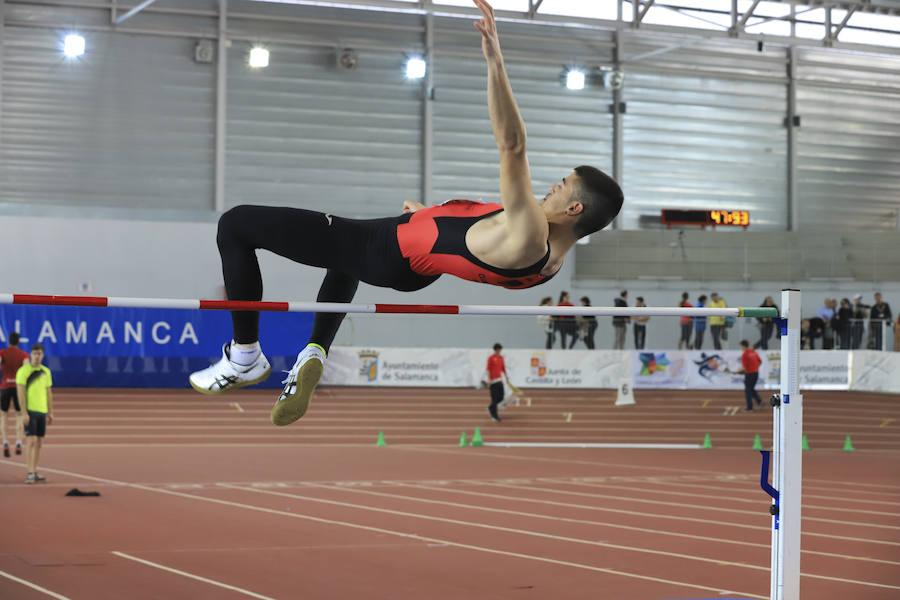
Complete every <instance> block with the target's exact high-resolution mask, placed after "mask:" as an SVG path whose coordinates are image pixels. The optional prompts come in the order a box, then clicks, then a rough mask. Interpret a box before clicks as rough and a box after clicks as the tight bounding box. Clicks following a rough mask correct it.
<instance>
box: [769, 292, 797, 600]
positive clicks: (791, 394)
mask: <svg viewBox="0 0 900 600" xmlns="http://www.w3.org/2000/svg"><path fill="white" fill-rule="evenodd" d="M800 307H801V304H800V292H799V291H797V290H783V291H782V292H781V317H782V319H787V322H786V323H785V322H784V321H782V328H781V394H780V398H779V402H778V405H777V406H776V407H775V408H774V411H773V413H774V414H773V416H772V421H773V423H772V433H773V454H774V456H773V460H772V468H773V472H772V484H773V487H774V488H775V489H776V490H778V499H777V500H776V501H775V503H774V505H773V506H774V508H773V511H772V512H773V515H772V586H771V600H799V599H800V497H801V487H802V477H803V469H802V466H803V450H802V440H803V397H802V396H801V395H800V382H799V373H798V371H799V368H800Z"/></svg>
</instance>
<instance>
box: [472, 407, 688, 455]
mask: <svg viewBox="0 0 900 600" xmlns="http://www.w3.org/2000/svg"><path fill="white" fill-rule="evenodd" d="M570 414H571V413H570ZM582 429H584V428H582ZM547 430H548V428H541V433H542V434H543V433H544V432H546V431H547ZM553 431H560V430H559V429H553ZM569 431H573V429H569ZM589 431H593V429H590V430H589ZM484 445H485V446H499V447H501V448H640V449H645V450H699V449H701V448H702V447H703V446H702V445H701V444H651V443H648V444H634V443H600V442H484Z"/></svg>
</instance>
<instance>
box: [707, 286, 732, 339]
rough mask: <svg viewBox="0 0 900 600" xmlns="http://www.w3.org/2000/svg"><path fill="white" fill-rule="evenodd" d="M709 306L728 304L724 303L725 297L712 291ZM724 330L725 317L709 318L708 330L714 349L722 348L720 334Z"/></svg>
mask: <svg viewBox="0 0 900 600" xmlns="http://www.w3.org/2000/svg"><path fill="white" fill-rule="evenodd" d="M709 307H710V308H727V307H728V305H727V304H725V299H724V298H722V297H720V296H719V294H717V293H716V292H713V293H712V294H710V302H709ZM724 331H725V317H710V318H709V332H710V333H711V334H712V340H713V348H715V349H716V350H721V349H722V334H723V332H724Z"/></svg>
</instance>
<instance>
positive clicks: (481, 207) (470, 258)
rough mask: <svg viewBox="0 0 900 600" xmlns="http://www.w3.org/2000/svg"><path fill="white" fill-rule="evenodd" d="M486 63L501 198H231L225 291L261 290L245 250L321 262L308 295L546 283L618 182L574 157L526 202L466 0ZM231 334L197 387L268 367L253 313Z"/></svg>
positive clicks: (512, 141)
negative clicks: (362, 211)
mask: <svg viewBox="0 0 900 600" xmlns="http://www.w3.org/2000/svg"><path fill="white" fill-rule="evenodd" d="M473 2H474V3H475V5H476V6H477V7H478V9H479V10H480V11H481V15H482V18H481V19H480V20H479V21H476V22H475V28H476V29H478V31H479V32H481V47H482V51H483V52H484V57H485V59H486V61H487V67H488V90H487V92H488V108H489V110H490V115H491V124H492V126H493V130H494V138H495V139H496V141H497V147H498V148H499V150H500V200H501V202H502V204H497V203H489V204H484V203H481V202H471V201H467V200H452V201H450V202H447V203H444V204H441V205H439V206H431V207H425V206H424V205H422V204H419V203H417V202H411V201H404V203H403V214H402V215H401V216H397V217H388V218H382V219H366V220H358V219H345V218H342V217H337V216H333V215H330V214H324V213H320V212H313V211H308V210H303V209H293V208H284V207H278V208H276V207H265V206H237V207H235V208H232V209H231V210H229V211H227V212H225V213H224V214H223V215H222V217H221V218H220V219H219V228H218V236H217V243H218V246H219V253H220V255H221V258H222V271H223V274H224V278H225V290H226V292H227V295H228V299H229V300H261V299H262V276H261V274H260V270H259V263H258V262H257V259H256V250H257V249H259V248H262V249H265V250H269V251H271V252H274V253H275V254H278V255H280V256H283V257H285V258H289V259H291V260H293V261H295V262H299V263H302V264H305V265H310V266H315V267H321V268H324V269H327V271H326V274H325V279H324V281H323V282H322V286H321V287H320V288H319V294H318V297H317V301H319V302H350V301H352V300H353V296H354V294H355V292H356V288H357V286H358V285H359V282H360V281H364V282H365V283H368V284H370V285H374V286H379V287H388V288H393V289H395V290H399V291H415V290H420V289H422V288H424V287H425V286H427V285H429V284H431V283H433V282H434V281H435V280H437V279H438V277H440V276H441V275H442V274H445V273H446V274H450V275H455V276H457V277H460V278H462V279H468V280H471V281H475V282H479V283H488V284H492V285H499V286H503V287H505V288H508V289H524V288H529V287H532V286H535V285H539V284H541V283H544V282H546V281H547V280H548V279H550V278H551V277H553V275H555V274H556V272H557V271H558V270H559V268H560V267H561V266H562V263H563V259H564V258H565V256H566V254H567V253H568V251H569V250H570V249H571V248H572V246H574V245H575V242H576V241H577V240H578V239H579V238H581V237H583V236H585V235H589V234H591V233H593V232H595V231H599V230H601V229H603V228H604V227H606V225H608V224H609V223H610V222H611V221H612V220H613V219H614V218H615V217H616V215H617V214H618V213H619V210H621V208H622V200H623V196H622V190H621V188H620V187H619V185H618V184H617V183H616V182H615V181H614V180H613V179H612V178H610V177H609V176H608V175H606V174H605V173H603V172H602V171H600V170H598V169H595V168H594V167H588V166H581V167H577V168H576V169H575V170H574V172H572V173H569V174H568V175H566V176H565V177H563V178H562V181H560V182H559V183H557V184H555V185H553V186H552V187H551V188H550V191H549V193H548V194H547V195H546V196H544V198H543V199H542V200H540V201H536V199H535V197H534V193H533V191H532V187H531V174H530V171H529V168H528V158H527V156H526V155H525V123H524V122H523V121H522V116H521V115H520V114H519V108H518V106H517V105H516V101H515V98H514V97H513V93H512V88H511V87H510V84H509V79H508V77H507V75H506V69H505V67H504V64H503V56H502V54H501V53H500V43H499V41H498V38H497V25H496V23H495V21H494V10H493V8H491V6H490V5H489V4H488V3H487V2H486V1H485V0H473ZM231 314H232V324H233V327H234V338H233V340H232V341H231V342H228V343H226V344H225V345H224V346H223V348H222V358H221V359H220V360H219V361H218V362H217V363H216V364H214V365H212V366H211V367H208V368H206V369H203V370H202V371H197V372H195V373H193V374H191V376H190V383H191V386H192V387H193V388H194V389H196V390H197V391H199V392H202V393H204V394H221V393H224V392H228V391H230V390H233V389H237V388H241V387H244V386H248V385H252V384H255V383H258V382H260V381H263V380H264V379H266V378H267V377H268V376H269V373H270V371H271V368H270V367H269V362H268V361H267V360H266V357H265V355H264V354H263V353H262V351H261V349H260V345H259V337H258V336H259V313H258V312H256V311H233V312H232V313H231ZM344 316H345V315H344V314H343V313H339V314H335V313H316V315H315V319H314V320H313V328H312V333H311V335H310V338H309V341H308V343H307V345H306V347H305V348H304V349H303V350H301V351H300V353H299V354H298V355H297V361H296V362H295V363H294V366H293V368H292V369H291V370H290V372H289V373H288V376H287V378H286V379H285V380H284V382H283V383H284V384H285V385H284V390H283V391H282V393H281V395H280V396H279V397H278V400H277V401H276V402H275V406H274V407H273V408H272V413H271V415H270V416H271V420H272V422H273V423H274V424H276V425H288V424H290V423H293V422H294V421H296V420H297V419H299V418H300V417H302V416H303V415H304V413H305V412H306V409H307V408H308V406H309V400H310V398H311V397H312V394H313V391H314V390H315V387H316V385H317V384H318V381H319V378H320V377H321V375H322V370H323V367H324V363H325V357H326V355H327V353H328V350H329V348H330V346H331V343H332V341H333V340H334V337H335V335H336V334H337V331H338V328H339V327H340V324H341V321H342V320H343V318H344Z"/></svg>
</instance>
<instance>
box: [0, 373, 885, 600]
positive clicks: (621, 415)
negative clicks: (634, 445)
mask: <svg viewBox="0 0 900 600" xmlns="http://www.w3.org/2000/svg"><path fill="white" fill-rule="evenodd" d="M526 394H527V395H529V396H530V397H531V398H532V405H531V406H530V407H528V406H516V407H511V408H509V409H507V410H506V411H505V413H504V421H503V423H501V424H493V423H491V422H490V421H489V419H488V418H487V414H486V412H485V410H484V406H485V404H486V398H485V393H484V392H476V391H473V390H446V389H445V390H423V389H406V390H399V389H383V388H382V389H363V388H325V389H322V390H320V391H319V392H318V393H317V394H316V397H315V398H314V402H313V406H312V408H311V409H310V413H309V414H308V415H307V416H306V417H305V418H304V419H303V420H302V421H300V422H299V423H296V424H295V425H292V426H290V427H285V428H276V427H274V426H272V425H270V424H269V423H268V421H267V417H268V412H269V408H270V406H271V401H272V399H273V398H272V395H273V393H272V392H271V391H242V392H235V393H233V394H232V395H229V396H226V397H223V399H221V400H219V399H212V400H211V399H209V398H208V397H203V396H200V395H198V394H195V393H193V392H181V391H156V392H147V391H132V390H120V391H95V390H58V391H57V394H56V417H57V419H56V423H55V424H54V425H53V426H51V427H50V429H49V433H48V437H47V441H46V446H45V449H44V453H43V456H42V459H41V469H40V470H41V471H42V473H43V474H44V475H45V476H47V477H48V479H49V481H48V482H47V483H45V484H39V485H33V486H26V485H24V484H23V483H22V481H23V478H24V468H23V466H22V461H21V460H19V458H21V457H14V458H13V459H7V460H0V511H2V514H3V515H5V517H6V527H5V528H4V529H3V535H2V536H0V598H4V599H6V598H11V599H23V600H29V599H32V598H34V599H46V598H72V599H76V598H90V599H92V600H100V599H103V598H116V599H119V598H132V599H135V600H143V599H148V600H149V599H151V598H154V599H155V598H166V599H180V598H185V599H187V598H190V599H204V598H216V599H220V598H226V599H228V598H236V599H237V598H262V599H265V598H277V599H291V598H301V597H302V598H304V599H317V598H323V599H324V598H329V599H330V598H358V597H363V598H366V599H381V598H384V599H388V598H390V599H394V600H407V599H409V600H411V599H413V598H430V599H451V598H452V599H459V598H465V599H494V598H496V599H500V598H503V599H507V598H517V597H522V598H542V599H544V598H554V599H575V598H591V599H601V600H603V599H609V600H631V599H634V600H676V599H679V600H680V599H688V598H690V599H696V598H747V599H750V598H753V599H757V598H758V599H765V598H767V595H768V589H769V552H770V550H769V544H770V538H771V534H770V531H769V522H770V517H769V516H768V510H767V508H768V501H767V497H766V496H765V494H764V493H763V492H762V491H761V490H760V489H759V481H758V479H759V477H758V470H759V453H758V452H753V451H752V450H750V447H751V445H752V442H753V437H754V435H756V434H759V435H760V437H761V439H762V441H763V444H764V445H769V444H770V443H771V414H770V413H769V412H768V411H766V412H763V413H762V414H759V413H749V414H747V413H738V414H730V413H732V412H733V411H732V410H729V407H734V406H740V405H741V404H742V398H741V395H740V394H738V393H732V392H715V393H708V392H704V393H698V392H674V393H673V392H666V393H660V392H651V391H641V390H639V391H638V392H637V401H638V404H637V405H636V406H630V407H615V406H613V401H614V396H613V394H612V393H611V392H608V391H578V392H576V391H571V390H569V391H565V390H552V391H538V390H531V391H527V392H526ZM804 401H805V403H806V410H805V415H804V416H805V419H806V427H805V430H806V433H807V436H808V439H809V442H810V445H811V447H812V450H811V451H810V452H807V453H805V455H804V461H805V462H804V498H803V500H804V506H803V517H804V522H803V531H804V534H803V541H802V543H803V546H802V549H803V554H802V562H801V571H802V576H801V590H802V594H803V597H804V598H815V599H816V600H832V599H833V600H845V599H848V598H853V599H854V600H856V599H872V600H876V599H877V600H881V599H884V600H887V599H889V598H891V599H893V598H897V597H898V596H900V577H898V573H900V568H898V567H900V468H898V467H900V436H898V433H897V427H898V425H897V420H896V419H897V418H898V416H897V413H898V412H900V410H898V406H897V403H896V398H892V397H889V396H884V395H877V394H849V393H837V392H836V393H816V392H809V393H806V394H805V396H804ZM475 426H478V427H480V428H481V432H482V434H483V436H484V438H485V440H486V441H567V442H647V443H653V442H672V443H699V442H700V441H702V439H703V436H704V434H705V433H709V434H710V436H711V438H712V441H713V446H714V448H713V449H712V450H674V451H664V450H608V449H552V448H551V449H547V448H540V449H534V448H530V449H523V448H516V449H505V448H496V447H490V448H489V447H485V448H461V447H459V446H458V442H459V436H460V433H461V432H462V431H466V433H467V436H469V437H471V434H472V431H473V429H474V427H475ZM379 431H383V432H384V435H385V438H386V440H387V447H384V448H376V447H375V444H374V442H375V439H376V437H377V434H378V432H379ZM846 435H851V436H852V439H853V443H854V445H855V446H856V448H857V450H856V451H855V452H852V453H851V452H844V451H842V447H843V442H844V439H845V437H846ZM73 487H78V488H79V489H81V490H96V491H99V492H100V493H101V494H102V495H101V496H100V497H99V498H72V497H65V496H64V494H65V492H66V491H67V490H69V489H71V488H73Z"/></svg>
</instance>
